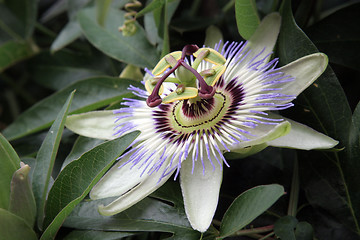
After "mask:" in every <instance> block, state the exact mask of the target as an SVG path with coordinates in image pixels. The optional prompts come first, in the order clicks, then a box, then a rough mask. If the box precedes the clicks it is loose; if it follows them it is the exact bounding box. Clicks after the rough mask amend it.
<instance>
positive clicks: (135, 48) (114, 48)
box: [78, 9, 158, 68]
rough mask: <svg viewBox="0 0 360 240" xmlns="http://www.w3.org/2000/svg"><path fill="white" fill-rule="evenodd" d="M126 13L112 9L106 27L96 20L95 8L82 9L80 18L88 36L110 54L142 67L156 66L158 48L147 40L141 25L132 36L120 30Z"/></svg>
mask: <svg viewBox="0 0 360 240" xmlns="http://www.w3.org/2000/svg"><path fill="white" fill-rule="evenodd" d="M124 14H125V13H124V12H123V11H118V10H115V9H110V10H109V13H108V17H107V19H106V22H105V27H104V28H103V27H101V26H100V25H99V24H98V23H97V22H96V18H95V17H94V16H95V15H94V9H84V10H81V11H80V12H79V14H78V20H79V23H80V26H81V28H82V30H83V31H84V34H85V36H86V38H87V39H88V40H89V41H90V42H91V43H92V44H93V45H94V46H95V47H96V48H98V49H100V50H101V51H102V52H104V53H105V54H107V55H108V56H110V57H112V58H114V59H116V60H118V61H121V62H125V63H128V64H133V65H135V66H139V67H142V68H144V67H147V68H152V67H154V66H155V64H156V63H157V61H158V56H157V53H156V49H155V48H154V47H153V46H151V44H150V43H149V42H148V41H147V39H146V37H145V32H144V30H143V29H142V28H141V27H140V25H137V28H138V30H137V31H136V33H135V34H134V35H133V36H131V37H130V36H123V35H122V33H121V32H119V30H118V28H119V27H120V26H122V25H123V22H124Z"/></svg>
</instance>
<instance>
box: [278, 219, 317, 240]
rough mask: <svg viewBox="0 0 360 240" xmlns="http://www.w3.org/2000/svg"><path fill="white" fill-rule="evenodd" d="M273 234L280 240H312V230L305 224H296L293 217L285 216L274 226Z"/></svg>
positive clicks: (296, 221)
mask: <svg viewBox="0 0 360 240" xmlns="http://www.w3.org/2000/svg"><path fill="white" fill-rule="evenodd" d="M274 232H275V234H276V236H277V237H278V238H280V239H281V240H313V237H314V236H313V235H314V230H313V228H312V226H311V225H310V224H309V223H307V222H298V220H297V219H296V218H295V217H293V216H285V217H282V218H280V219H278V220H277V221H276V222H275V224H274Z"/></svg>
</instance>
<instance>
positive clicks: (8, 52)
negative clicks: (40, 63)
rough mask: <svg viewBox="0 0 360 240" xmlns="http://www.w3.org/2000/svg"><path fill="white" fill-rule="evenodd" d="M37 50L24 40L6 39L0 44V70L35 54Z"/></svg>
mask: <svg viewBox="0 0 360 240" xmlns="http://www.w3.org/2000/svg"><path fill="white" fill-rule="evenodd" d="M38 51H39V50H38V49H37V47H35V46H34V45H31V44H29V43H26V42H17V41H8V42H6V43H4V44H2V45H1V46H0V72H3V71H4V70H5V69H6V68H8V67H11V66H12V65H14V64H16V63H18V62H20V61H22V60H24V59H26V58H29V57H31V56H33V55H35V54H36V53H37V52H38Z"/></svg>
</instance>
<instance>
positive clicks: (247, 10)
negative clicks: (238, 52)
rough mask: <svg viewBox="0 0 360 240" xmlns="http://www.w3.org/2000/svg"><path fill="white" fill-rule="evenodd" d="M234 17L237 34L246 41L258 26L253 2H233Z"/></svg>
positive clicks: (236, 0)
mask: <svg viewBox="0 0 360 240" xmlns="http://www.w3.org/2000/svg"><path fill="white" fill-rule="evenodd" d="M235 17H236V24H237V27H238V31H239V34H240V35H241V36H242V37H243V38H244V39H246V40H248V39H249V38H250V37H251V36H252V35H253V33H254V32H255V30H256V28H257V27H258V26H259V24H260V18H259V15H258V12H257V8H256V2H255V0H235Z"/></svg>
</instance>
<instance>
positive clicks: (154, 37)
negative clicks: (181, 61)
mask: <svg viewBox="0 0 360 240" xmlns="http://www.w3.org/2000/svg"><path fill="white" fill-rule="evenodd" d="M149 2H151V0H148V1H147V3H149ZM179 3H180V0H175V1H174V0H173V1H170V2H168V3H167V4H166V7H167V20H166V23H167V25H166V26H168V25H169V24H170V21H171V19H172V17H173V15H174V14H175V11H176V9H177V7H178V5H179ZM161 10H162V8H159V9H155V10H154V11H151V12H148V13H146V14H145V16H144V26H145V31H146V36H147V38H148V39H149V41H150V42H151V44H153V45H154V46H156V45H158V48H159V49H160V50H161V49H162V48H161V46H162V42H163V34H161V35H160V33H163V31H162V30H163V29H162V30H160V29H159V27H160V21H162V20H163V19H164V18H162V17H161V16H162V11H161ZM163 27H164V26H163Z"/></svg>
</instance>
